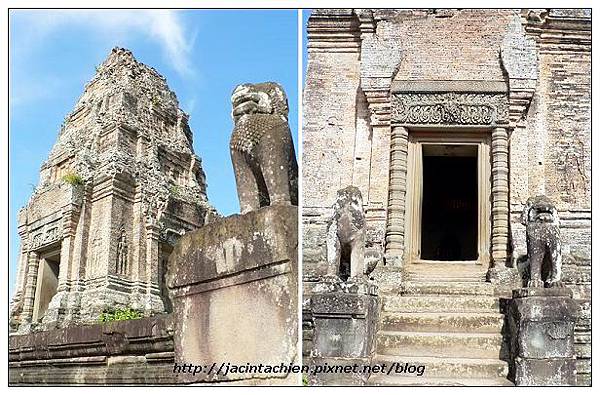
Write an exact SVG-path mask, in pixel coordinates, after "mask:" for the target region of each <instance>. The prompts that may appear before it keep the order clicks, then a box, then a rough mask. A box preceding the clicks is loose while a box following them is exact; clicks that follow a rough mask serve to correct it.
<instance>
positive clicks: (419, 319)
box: [379, 312, 504, 333]
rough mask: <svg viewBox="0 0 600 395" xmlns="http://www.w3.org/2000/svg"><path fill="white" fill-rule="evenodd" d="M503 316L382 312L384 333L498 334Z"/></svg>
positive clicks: (489, 314) (381, 319)
mask: <svg viewBox="0 0 600 395" xmlns="http://www.w3.org/2000/svg"><path fill="white" fill-rule="evenodd" d="M503 321H504V316H503V315H502V314H500V313H493V312H491V313H488V312H478V313H439V312H433V313H421V312H418V313H397V312H382V314H381V317H380V319H379V322H380V328H381V330H384V331H407V332H478V333H500V331H501V330H502V324H503Z"/></svg>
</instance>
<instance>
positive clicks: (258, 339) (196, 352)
mask: <svg viewBox="0 0 600 395" xmlns="http://www.w3.org/2000/svg"><path fill="white" fill-rule="evenodd" d="M297 229H298V215H297V207H294V206H271V207H265V208H261V209H259V210H256V211H252V212H250V213H248V214H244V215H233V216H230V217H227V218H223V219H220V220H217V221H215V222H212V223H210V224H209V225H206V226H204V227H203V228H201V229H199V230H197V231H194V232H190V233H187V234H186V235H184V236H183V237H182V238H181V239H180V241H179V242H178V243H177V245H176V246H175V249H174V250H173V253H172V254H171V256H170V258H169V263H168V273H167V286H168V287H169V291H170V294H171V299H172V302H173V316H174V317H173V318H174V319H173V322H174V326H175V327H174V345H175V363H177V364H178V365H183V364H192V365H195V366H200V367H201V368H200V369H201V371H200V370H199V371H197V373H196V374H195V375H192V374H181V375H179V380H180V382H184V383H191V382H225V381H234V380H235V381H237V383H240V384H298V383H300V375H299V374H294V373H289V372H285V371H282V370H281V369H277V371H275V370H273V371H271V372H268V371H267V370H266V369H265V367H266V366H277V367H280V366H282V365H284V366H290V364H297V363H299V360H298V359H299V356H300V354H299V352H298V348H297V346H298V285H297V284H298V270H297V245H298V230H297ZM227 364H229V367H231V366H234V365H236V366H242V367H245V366H247V364H250V365H251V366H253V367H257V366H258V365H261V364H262V365H263V367H262V369H261V370H260V371H258V370H254V371H253V370H251V369H244V371H240V370H238V371H237V372H236V371H232V370H231V369H227Z"/></svg>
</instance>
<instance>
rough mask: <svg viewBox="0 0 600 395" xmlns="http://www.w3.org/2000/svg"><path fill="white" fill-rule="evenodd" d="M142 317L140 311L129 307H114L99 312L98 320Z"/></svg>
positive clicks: (110, 320) (122, 319) (125, 319)
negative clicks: (114, 308)
mask: <svg viewBox="0 0 600 395" xmlns="http://www.w3.org/2000/svg"><path fill="white" fill-rule="evenodd" d="M142 317H143V315H142V313H141V312H139V311H137V310H133V309H131V308H126V309H116V310H112V311H108V312H107V311H105V312H104V313H102V314H100V322H113V321H127V320H137V319H138V318H142Z"/></svg>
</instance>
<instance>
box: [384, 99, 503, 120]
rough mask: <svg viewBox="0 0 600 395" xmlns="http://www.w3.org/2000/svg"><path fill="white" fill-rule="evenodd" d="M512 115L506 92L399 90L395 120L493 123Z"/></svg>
mask: <svg viewBox="0 0 600 395" xmlns="http://www.w3.org/2000/svg"><path fill="white" fill-rule="evenodd" d="M507 119H508V102H507V99H506V94H504V93H456V92H445V93H439V92H435V93H414V92H407V93H396V94H394V95H393V96H392V120H393V121H394V122H397V123H400V124H436V125H437V124H453V125H491V124H495V123H502V122H505V121H506V120H507Z"/></svg>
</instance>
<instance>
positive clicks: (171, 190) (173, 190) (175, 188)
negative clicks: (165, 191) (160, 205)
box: [169, 184, 181, 198]
mask: <svg viewBox="0 0 600 395" xmlns="http://www.w3.org/2000/svg"><path fill="white" fill-rule="evenodd" d="M169 193H170V194H171V195H173V197H176V198H177V197H179V196H180V195H181V190H180V189H179V186H177V185H174V184H172V185H170V186H169Z"/></svg>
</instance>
